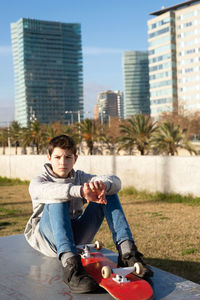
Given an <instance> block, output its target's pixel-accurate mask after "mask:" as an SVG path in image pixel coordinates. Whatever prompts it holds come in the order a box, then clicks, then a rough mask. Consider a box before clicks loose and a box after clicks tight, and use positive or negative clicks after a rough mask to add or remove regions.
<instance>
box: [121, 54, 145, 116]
mask: <svg viewBox="0 0 200 300" xmlns="http://www.w3.org/2000/svg"><path fill="white" fill-rule="evenodd" d="M122 64H123V77H124V118H125V119H126V118H128V117H131V116H133V115H137V114H150V104H149V70H148V53H147V52H146V51H125V52H124V54H123V58H122Z"/></svg>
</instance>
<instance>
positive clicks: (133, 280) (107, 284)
mask: <svg viewBox="0 0 200 300" xmlns="http://www.w3.org/2000/svg"><path fill="white" fill-rule="evenodd" d="M101 247H102V245H101V244H100V243H99V242H95V243H94V244H88V245H85V246H83V247H81V249H80V248H79V249H80V254H81V261H82V264H83V267H84V268H85V270H86V271H87V272H88V274H90V276H92V277H93V279H94V280H95V281H96V282H97V283H98V284H99V286H101V287H102V288H104V289H105V290H106V291H107V292H108V293H109V294H110V295H111V296H112V297H113V298H115V299H118V300H152V299H153V290H152V287H151V285H150V284H149V283H148V282H147V281H145V280H143V279H141V278H139V277H138V276H135V275H133V274H132V272H134V273H136V274H138V275H139V274H140V272H141V271H142V264H140V263H136V264H135V265H134V266H133V267H128V268H118V267H117V264H115V263H114V262H113V261H111V260H110V259H108V258H107V257H106V256H104V255H103V254H102V253H100V252H91V250H90V248H96V249H97V250H100V249H101Z"/></svg>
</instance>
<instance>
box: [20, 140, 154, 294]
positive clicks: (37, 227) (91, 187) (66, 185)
mask: <svg viewBox="0 0 200 300" xmlns="http://www.w3.org/2000/svg"><path fill="white" fill-rule="evenodd" d="M77 158H78V156H77V151H76V145H75V142H74V140H73V139H72V138H71V137H69V136H66V135H60V136H57V137H55V138H53V139H52V140H51V141H50V142H49V145H48V160H49V163H47V164H45V165H44V171H43V173H42V174H41V175H39V176H37V177H36V178H34V179H33V180H32V181H31V183H30V187H29V192H30V195H31V199H32V203H33V214H32V216H31V218H30V219H29V221H28V223H27V226H26V229H25V237H26V239H27V241H28V242H29V244H30V245H31V246H32V247H33V248H35V249H36V250H38V251H40V252H41V253H43V254H45V255H47V256H51V257H55V256H57V257H58V259H59V260H61V263H62V267H63V280H64V282H65V283H66V285H67V286H68V287H69V289H70V290H71V291H72V292H73V293H88V292H93V291H95V290H96V289H97V288H98V285H97V283H96V282H95V281H94V280H93V279H92V278H91V277H90V276H89V275H88V274H87V273H86V271H85V270H84V268H83V266H82V264H81V258H80V255H78V253H77V248H76V246H77V245H80V244H86V243H91V242H92V240H93V238H94V236H95V235H96V233H97V232H98V230H99V228H100V226H101V224H102V222H103V219H104V217H105V218H106V220H107V223H108V226H109V228H110V230H111V232H112V236H113V241H114V243H115V245H116V248H117V250H118V252H119V259H118V265H119V266H122V267H123V266H133V265H134V263H135V262H141V263H142V264H143V273H142V274H141V275H140V276H141V277H143V278H145V279H148V278H149V277H151V276H153V271H152V270H151V268H150V267H149V266H147V265H146V264H145V263H144V261H143V259H142V257H143V255H142V254H141V253H140V252H138V250H137V247H136V245H135V243H134V240H133V237H132V234H131V230H130V227H129V225H128V222H127V220H126V217H125V215H124V212H123V209H122V207H121V204H120V201H119V198H118V196H117V193H118V192H119V190H120V188H121V182H120V179H119V178H118V177H116V176H107V175H103V176H96V175H91V174H87V173H85V172H83V171H80V170H77V171H75V170H74V169H73V167H74V164H75V162H76V160H77ZM86 203H87V204H88V205H87V207H86V209H85V210H84V211H83V206H84V204H86Z"/></svg>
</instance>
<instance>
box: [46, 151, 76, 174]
mask: <svg viewBox="0 0 200 300" xmlns="http://www.w3.org/2000/svg"><path fill="white" fill-rule="evenodd" d="M77 157H78V156H77V155H74V154H73V153H72V151H71V150H68V149H65V150H64V149H61V148H59V147H56V148H54V150H53V153H52V154H51V156H49V155H48V159H49V161H50V163H51V165H52V169H53V172H54V174H55V175H57V176H58V177H62V178H65V177H67V175H68V174H69V172H70V171H71V170H72V168H73V166H74V164H75V162H76V160H77Z"/></svg>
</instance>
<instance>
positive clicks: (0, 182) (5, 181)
mask: <svg viewBox="0 0 200 300" xmlns="http://www.w3.org/2000/svg"><path fill="white" fill-rule="evenodd" d="M21 184H29V181H28V180H20V179H19V178H14V179H11V178H7V177H1V176H0V186H11V185H21Z"/></svg>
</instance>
